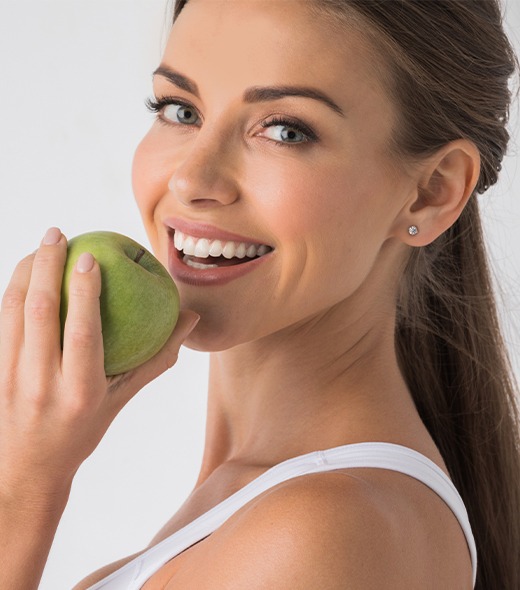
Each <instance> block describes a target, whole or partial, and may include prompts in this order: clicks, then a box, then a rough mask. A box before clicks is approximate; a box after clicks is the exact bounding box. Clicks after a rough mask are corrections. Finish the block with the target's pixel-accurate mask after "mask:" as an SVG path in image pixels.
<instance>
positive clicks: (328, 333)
mask: <svg viewBox="0 0 520 590" xmlns="http://www.w3.org/2000/svg"><path fill="white" fill-rule="evenodd" d="M346 306H347V302H343V303H342V304H338V305H337V306H336V307H333V308H331V309H328V310H327V311H326V312H323V313H321V314H317V315H316V316H315V317H312V318H308V319H306V320H305V321H302V322H301V323H299V324H298V325H294V326H291V327H289V328H286V329H283V330H281V331H279V332H277V333H275V334H271V335H269V337H267V338H263V339H260V340H256V341H254V342H248V343H246V344H241V345H239V346H236V347H234V348H231V349H228V350H225V351H223V352H215V353H212V354H211V357H210V376H209V391H208V413H207V426H206V442H205V451H204V457H203V464H202V469H201V473H200V476H199V481H198V482H197V485H200V484H201V483H202V482H203V481H204V480H205V479H207V477H208V476H209V475H210V474H211V473H212V472H213V471H214V470H215V469H216V468H217V467H219V466H222V465H223V464H233V466H235V467H236V466H237V465H240V466H243V467H248V468H259V467H260V468H262V467H263V468H268V467H270V466H272V465H274V464H276V463H278V462H280V461H283V460H284V459H287V458H290V457H293V456H296V455H299V454H303V453H306V452H311V451H314V450H317V449H325V448H330V447H333V446H338V445H341V444H350V443H352V442H362V441H369V440H385V439H386V440H395V438H396V432H398V431H399V428H402V427H404V425H408V426H406V428H409V427H410V424H412V423H413V424H414V427H415V426H416V425H417V424H416V421H414V420H413V417H414V415H415V414H416V409H415V406H414V404H413V401H412V398H411V396H410V394H409V391H408V389H407V387H406V385H405V383H404V380H403V378H402V376H401V373H400V371H399V368H398V363H397V359H396V355H395V348H394V315H393V311H392V310H388V309H386V310H381V312H380V313H379V314H377V316H372V318H371V323H370V324H368V323H367V318H366V315H364V314H359V316H358V317H357V318H356V317H355V318H352V317H350V320H349V321H346V320H345V318H348V317H349V314H348V310H347V309H346ZM372 309H373V308H372ZM417 418H418V415H417Z"/></svg>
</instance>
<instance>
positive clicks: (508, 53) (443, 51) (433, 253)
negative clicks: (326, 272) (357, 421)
mask: <svg viewBox="0 0 520 590" xmlns="http://www.w3.org/2000/svg"><path fill="white" fill-rule="evenodd" d="M187 1H188V0H177V2H176V5H175V8H174V13H173V22H175V19H176V18H177V17H178V15H179V14H180V12H181V10H182V9H183V7H184V6H185V5H186V3H187ZM306 5H307V6H310V7H311V8H312V10H313V11H314V12H315V13H317V14H319V15H321V16H324V17H328V18H329V19H331V20H330V22H331V25H333V26H335V27H338V26H341V23H347V24H348V25H352V23H355V24H356V23H357V25H358V26H359V25H361V27H362V30H363V31H364V32H365V33H366V34H367V37H368V39H369V40H370V41H371V42H372V44H373V46H374V47H375V48H376V50H377V52H378V55H379V57H380V59H381V61H382V63H383V64H384V65H385V66H386V67H385V68H383V70H384V71H386V72H387V73H389V74H390V75H389V76H385V78H386V79H385V80H383V82H384V83H386V86H387V89H388V92H389V94H390V96H391V97H392V98H393V100H394V101H395V104H396V105H397V106H398V111H399V112H400V114H401V116H400V120H399V124H398V126H397V128H396V130H395V137H394V138H393V144H392V149H393V150H394V152H395V153H396V155H398V156H399V157H401V158H402V159H403V161H406V160H410V159H415V160H417V159H421V158H424V157H426V156H429V155H431V154H433V153H435V152H436V151H437V150H438V149H439V148H440V147H442V146H444V145H446V144H447V143H448V142H450V141H452V140H455V139H459V138H466V139H469V140H471V141H472V142H473V143H474V144H475V145H476V146H477V148H478V149H479V152H480V157H481V173H480V178H479V180H478V184H477V186H476V188H475V192H474V194H473V195H472V197H471V199H470V201H469V203H468V205H467V206H466V207H465V209H464V211H463V213H462V214H461V216H460V217H459V219H458V220H457V221H456V222H455V224H454V225H453V226H452V227H450V228H449V230H448V231H446V232H445V233H444V234H442V235H441V236H440V237H439V238H438V239H437V240H435V242H433V243H432V244H430V245H428V246H426V247H423V248H414V249H413V251H412V254H411V256H410V259H409V261H408V265H407V267H406V269H405V271H404V277H403V281H402V282H401V289H400V293H399V297H398V301H397V309H398V314H397V324H396V336H395V340H396V348H397V353H398V358H399V362H400V365H401V370H402V372H403V375H404V377H405V379H406V381H407V384H408V387H409V388H410V391H411V392H412V395H413V398H414V401H415V404H416V406H417V409H418V412H419V414H420V416H421V419H422V420H423V422H424V424H425V425H426V427H427V428H428V430H429V432H430V434H431V436H432V437H433V439H434V440H435V443H436V444H437V446H438V447H439V449H440V451H441V453H442V455H443V457H444V460H445V462H446V464H447V466H448V469H449V471H450V475H451V477H452V479H453V482H454V484H455V485H456V487H457V489H458V490H459V492H460V494H461V496H462V498H463V500H464V503H465V505H466V508H467V510H468V514H469V519H470V523H471V526H472V529H473V533H474V535H475V540H476V544H477V552H478V572H477V583H476V588H477V589H478V590H517V589H519V588H520V420H519V409H518V405H517V404H518V402H517V398H516V391H517V387H516V383H515V381H514V378H513V373H512V370H511V366H510V362H509V359H508V355H507V351H506V347H505V345H504V342H503V339H502V336H501V332H500V326H499V321H498V315H497V310H496V304H495V297H494V295H493V289H492V282H491V278H490V272H489V268H488V262H487V253H486V249H485V245H484V241H483V236H482V228H481V223H480V216H479V206H478V201H477V194H476V193H483V192H485V191H486V190H487V189H488V188H489V187H490V186H491V185H493V184H494V183H495V182H496V181H497V176H498V172H499V170H500V165H501V161H502V158H503V156H504V153H505V150H506V147H507V143H508V140H509V135H508V132H507V129H506V125H507V121H508V115H509V105H510V100H511V93H510V90H509V84H508V82H509V79H510V77H511V76H512V75H513V73H514V72H515V70H516V66H517V63H518V62H517V59H516V56H515V54H514V51H513V49H512V47H511V44H510V42H509V40H508V39H507V36H506V35H505V33H504V29H503V23H502V14H501V9H500V5H499V4H498V0H432V1H425V0H390V1H388V0H311V2H309V3H307V4H306Z"/></svg>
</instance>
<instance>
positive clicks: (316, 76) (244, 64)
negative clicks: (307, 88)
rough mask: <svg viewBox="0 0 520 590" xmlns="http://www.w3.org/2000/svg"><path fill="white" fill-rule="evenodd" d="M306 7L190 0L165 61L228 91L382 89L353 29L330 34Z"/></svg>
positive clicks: (269, 1)
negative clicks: (288, 86)
mask: <svg viewBox="0 0 520 590" xmlns="http://www.w3.org/2000/svg"><path fill="white" fill-rule="evenodd" d="M313 6H314V5H313V3H312V2H311V1H310V0H189V2H188V4H187V5H186V6H185V8H184V9H183V10H182V12H181V13H180V15H179V17H178V19H177V21H176V23H175V24H174V26H173V28H172V31H171V33H170V37H169V40H168V44H167V47H166V50H165V55H164V61H165V62H166V63H170V64H171V65H173V66H177V67H179V69H183V70H184V71H185V73H187V74H189V75H191V77H196V76H198V75H199V73H200V75H201V76H202V75H203V77H204V80H207V81H208V82H214V83H215V84H217V83H218V84H220V85H221V86H222V87H227V88H230V87H231V88H232V87H233V85H243V84H246V83H249V82H250V83H254V84H262V83H265V84H270V83H273V82H279V83H308V84H309V83H312V84H313V85H319V86H320V87H322V88H323V89H324V90H329V91H331V92H334V90H336V92H338V91H339V92H341V89H342V86H345V88H346V87H349V88H350V89H351V90H352V86H353V85H363V86H364V87H367V86H368V87H372V88H374V89H377V90H380V85H379V83H378V80H377V79H376V78H375V76H374V71H375V68H374V52H373V50H372V49H371V47H370V46H369V44H368V42H367V41H365V38H364V36H363V34H362V32H360V31H359V30H358V29H357V28H356V27H354V26H347V25H345V26H343V27H338V26H334V27H332V26H331V25H330V21H329V20H327V19H326V18H321V17H319V16H318V15H317V13H316V11H314V10H312V8H313Z"/></svg>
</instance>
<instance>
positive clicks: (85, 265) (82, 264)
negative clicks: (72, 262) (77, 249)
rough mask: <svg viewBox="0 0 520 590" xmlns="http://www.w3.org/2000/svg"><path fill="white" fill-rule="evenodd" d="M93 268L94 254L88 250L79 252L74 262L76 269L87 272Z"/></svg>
mask: <svg viewBox="0 0 520 590" xmlns="http://www.w3.org/2000/svg"><path fill="white" fill-rule="evenodd" d="M93 268H94V256H92V254H91V253H90V252H83V254H80V256H79V258H78V261H77V262H76V270H77V271H78V272H89V271H91V270H92V269H93Z"/></svg>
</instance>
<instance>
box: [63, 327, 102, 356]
mask: <svg viewBox="0 0 520 590" xmlns="http://www.w3.org/2000/svg"><path fill="white" fill-rule="evenodd" d="M66 336H67V340H68V343H69V345H70V346H71V347H73V348H76V349H80V350H84V349H89V348H91V347H92V345H93V344H94V343H95V342H96V341H97V339H98V337H99V333H98V332H97V330H95V329H94V327H93V326H91V325H90V324H88V323H87V322H75V323H74V324H72V325H70V326H68V329H67V334H66Z"/></svg>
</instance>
